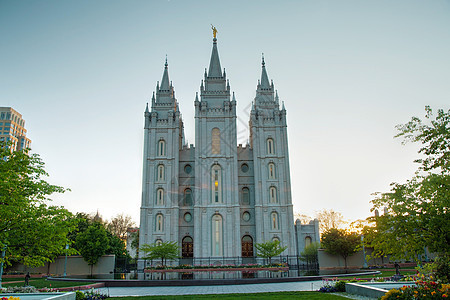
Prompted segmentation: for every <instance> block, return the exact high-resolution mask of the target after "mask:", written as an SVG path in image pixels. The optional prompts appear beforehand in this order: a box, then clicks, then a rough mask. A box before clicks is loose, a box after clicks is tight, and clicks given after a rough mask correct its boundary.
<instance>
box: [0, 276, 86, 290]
mask: <svg viewBox="0 0 450 300" xmlns="http://www.w3.org/2000/svg"><path fill="white" fill-rule="evenodd" d="M22 280H23V279H22ZM3 281H5V282H6V280H3ZM29 283H30V285H32V286H34V287H36V288H37V289H41V288H44V287H47V288H62V287H72V286H79V285H87V284H92V282H88V281H52V280H47V279H45V278H31V279H30V281H29ZM23 284H24V282H23V281H22V282H17V283H7V284H2V286H3V287H8V286H23Z"/></svg>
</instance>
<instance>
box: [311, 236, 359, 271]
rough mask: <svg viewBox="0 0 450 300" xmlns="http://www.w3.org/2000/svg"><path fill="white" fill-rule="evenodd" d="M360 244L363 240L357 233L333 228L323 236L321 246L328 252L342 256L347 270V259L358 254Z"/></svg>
mask: <svg viewBox="0 0 450 300" xmlns="http://www.w3.org/2000/svg"><path fill="white" fill-rule="evenodd" d="M360 242H361V238H360V236H359V235H358V234H357V233H356V232H349V231H347V230H345V229H336V228H331V229H329V230H327V231H325V232H324V233H323V234H322V240H321V243H320V245H321V246H322V247H323V249H325V251H326V252H328V253H330V254H334V255H340V256H342V258H343V259H344V262H345V268H346V269H347V258H348V257H349V256H350V255H352V254H354V253H356V252H357V248H358V246H359V244H360Z"/></svg>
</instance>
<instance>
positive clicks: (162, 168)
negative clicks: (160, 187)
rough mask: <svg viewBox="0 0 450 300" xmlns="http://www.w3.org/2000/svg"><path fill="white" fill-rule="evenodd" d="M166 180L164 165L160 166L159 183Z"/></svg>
mask: <svg viewBox="0 0 450 300" xmlns="http://www.w3.org/2000/svg"><path fill="white" fill-rule="evenodd" d="M163 180H164V165H158V181H163Z"/></svg>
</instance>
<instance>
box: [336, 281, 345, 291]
mask: <svg viewBox="0 0 450 300" xmlns="http://www.w3.org/2000/svg"><path fill="white" fill-rule="evenodd" d="M334 288H335V289H336V292H345V281H343V280H340V281H337V282H336V283H335V284H334Z"/></svg>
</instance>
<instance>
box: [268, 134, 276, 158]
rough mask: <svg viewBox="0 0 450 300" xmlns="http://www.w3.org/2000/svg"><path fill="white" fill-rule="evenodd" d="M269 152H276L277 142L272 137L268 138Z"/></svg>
mask: <svg viewBox="0 0 450 300" xmlns="http://www.w3.org/2000/svg"><path fill="white" fill-rule="evenodd" d="M267 154H275V144H274V143H273V139H271V138H269V139H267Z"/></svg>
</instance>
